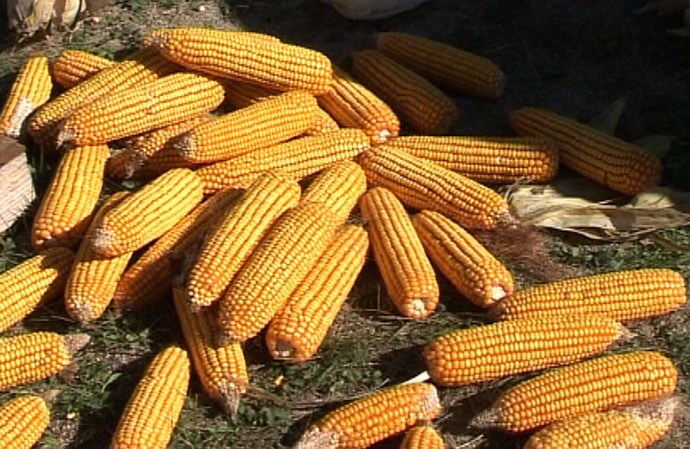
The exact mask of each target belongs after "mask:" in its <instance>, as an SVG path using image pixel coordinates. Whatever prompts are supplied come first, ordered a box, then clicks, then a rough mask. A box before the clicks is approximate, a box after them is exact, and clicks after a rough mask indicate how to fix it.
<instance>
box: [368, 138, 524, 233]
mask: <svg viewBox="0 0 690 449" xmlns="http://www.w3.org/2000/svg"><path fill="white" fill-rule="evenodd" d="M357 162H359V165H360V166H361V167H362V168H363V169H364V172H365V173H366V175H367V181H368V182H369V184H370V185H373V186H380V187H385V188H387V189H389V190H390V191H392V192H393V193H394V194H395V196H397V197H398V199H400V201H402V202H403V204H405V205H406V206H409V207H412V208H415V209H428V210H434V211H436V212H440V213H442V214H444V215H445V216H447V217H448V218H450V219H451V220H453V221H455V222H457V223H459V224H460V225H461V226H463V227H465V228H467V229H487V230H490V229H495V228H497V227H498V226H499V225H503V224H507V223H510V222H512V221H513V219H512V218H511V216H510V212H509V211H508V203H507V202H506V200H505V198H503V197H502V196H501V195H499V194H498V193H496V192H495V191H493V190H491V189H490V188H488V187H486V186H483V185H481V184H479V183H478V182H476V181H473V180H471V179H469V178H467V177H465V176H462V175H460V174H458V173H455V172H453V171H450V170H448V169H447V168H443V167H441V166H440V165H438V164H435V163H433V162H429V161H426V160H424V159H421V158H418V157H416V156H412V155H411V154H408V153H406V152H405V151H402V150H400V149H398V148H391V147H389V146H388V144H383V145H378V146H376V147H373V148H371V149H370V150H368V151H365V152H364V153H362V155H361V156H360V157H359V158H358V159H357Z"/></svg>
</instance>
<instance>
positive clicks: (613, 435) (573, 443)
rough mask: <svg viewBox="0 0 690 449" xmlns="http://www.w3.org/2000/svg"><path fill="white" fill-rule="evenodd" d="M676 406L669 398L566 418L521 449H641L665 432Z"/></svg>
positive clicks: (534, 436)
mask: <svg viewBox="0 0 690 449" xmlns="http://www.w3.org/2000/svg"><path fill="white" fill-rule="evenodd" d="M679 405H680V400H679V398H677V397H671V398H663V399H659V400H653V401H645V402H642V403H641V404H638V405H632V406H627V407H619V408H617V409H614V410H609V411H602V412H589V413H585V414H582V415H578V416H574V417H572V418H566V419H564V420H561V421H557V422H554V423H552V424H550V425H548V426H546V427H544V428H543V429H541V430H539V431H537V432H536V433H534V434H533V435H532V436H531V437H530V438H529V440H527V443H526V444H525V447H524V449H564V448H565V449H568V448H584V447H586V448H588V449H611V448H623V449H644V448H647V447H649V446H650V445H652V444H653V443H655V442H656V441H659V440H660V439H661V438H662V437H663V436H664V435H665V434H666V433H667V432H668V430H669V429H670V427H671V424H672V423H673V419H674V416H675V412H676V410H677V409H678V406H679Z"/></svg>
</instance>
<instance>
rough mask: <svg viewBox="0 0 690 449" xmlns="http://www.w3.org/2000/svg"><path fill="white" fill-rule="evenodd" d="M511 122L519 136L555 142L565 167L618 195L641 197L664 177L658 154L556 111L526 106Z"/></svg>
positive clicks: (512, 117)
mask: <svg viewBox="0 0 690 449" xmlns="http://www.w3.org/2000/svg"><path fill="white" fill-rule="evenodd" d="M510 121H511V125H512V126H513V129H514V130H515V131H516V132H517V133H518V134H521V135H528V136H538V137H547V138H549V139H552V140H553V141H554V142H556V144H557V145H558V147H559V148H560V154H561V161H562V162H563V165H566V166H567V167H570V168H571V169H573V170H575V171H576V172H578V173H579V174H581V175H582V176H585V177H587V178H589V179H592V180H594V181H596V182H598V183H601V184H603V185H605V186H606V187H609V188H610V189H613V190H615V191H617V192H621V193H624V194H627V195H637V194H638V193H640V192H642V191H644V190H645V189H647V188H649V187H651V186H652V185H654V184H656V182H657V181H658V180H659V177H660V175H661V161H660V159H659V158H658V157H657V156H655V155H654V154H652V153H650V152H647V151H646V150H644V149H643V148H641V147H638V146H636V145H633V144H631V143H628V142H625V141H623V140H621V139H618V138H616V137H614V136H610V135H608V134H605V133H603V132H601V131H599V130H596V129H594V128H592V127H590V126H587V125H585V124H582V123H579V122H577V121H575V120H573V119H570V118H567V117H564V116H561V115H559V114H557V113H555V112H552V111H549V110H546V109H541V108H535V107H525V108H522V109H518V110H517V111H515V112H513V113H512V114H511V116H510Z"/></svg>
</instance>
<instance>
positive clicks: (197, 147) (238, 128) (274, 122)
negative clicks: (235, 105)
mask: <svg viewBox="0 0 690 449" xmlns="http://www.w3.org/2000/svg"><path fill="white" fill-rule="evenodd" d="M317 111H319V106H318V103H317V102H316V98H314V96H313V95H311V94H309V93H307V92H285V93H283V94H281V95H277V96H273V97H271V98H268V99H266V100H263V101H259V102H257V103H254V104H253V105H250V106H247V107H245V108H242V109H238V110H236V111H233V112H230V113H227V114H225V115H222V116H218V117H216V118H215V119H213V120H209V121H208V122H206V123H204V124H201V125H198V126H196V127H194V128H192V129H191V130H189V131H187V132H185V133H183V134H182V135H180V136H178V137H176V138H175V139H174V140H173V142H171V145H172V146H173V147H174V148H175V149H177V151H178V152H179V155H180V156H182V157H183V158H184V159H185V160H187V161H190V162H194V163H210V162H217V161H223V160H227V159H230V158H234V157H237V156H240V155H242V154H245V153H248V152H250V151H253V150H257V149H260V148H265V147H269V146H272V145H276V144H278V143H281V142H284V141H287V140H289V139H292V138H293V137H297V136H299V135H300V134H303V133H304V132H305V131H306V130H307V129H309V127H311V126H312V124H313V123H314V122H315V121H316V117H317Z"/></svg>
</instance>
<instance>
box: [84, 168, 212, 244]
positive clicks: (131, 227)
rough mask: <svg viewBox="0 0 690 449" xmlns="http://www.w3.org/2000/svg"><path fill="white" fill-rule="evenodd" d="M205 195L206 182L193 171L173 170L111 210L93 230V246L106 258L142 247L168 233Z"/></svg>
mask: <svg viewBox="0 0 690 449" xmlns="http://www.w3.org/2000/svg"><path fill="white" fill-rule="evenodd" d="M202 198H203V191H202V185H201V182H200V179H199V178H198V176H196V175H195V174H194V172H193V171H191V170H188V169H186V168H180V169H173V170H170V171H168V172H166V173H164V174H162V175H161V176H159V177H158V178H156V179H154V180H153V181H151V182H149V183H148V184H146V185H144V186H143V187H142V188H140V189H139V190H137V191H136V192H134V193H132V194H131V195H130V196H128V197H127V198H125V199H124V200H123V201H122V202H121V203H120V204H118V205H117V206H115V207H114V208H112V209H111V210H109V211H108V212H107V213H106V214H105V215H104V216H103V219H102V220H101V222H100V223H99V225H98V226H97V227H96V229H95V230H94V232H93V241H92V248H93V250H94V252H96V253H97V254H100V255H102V256H105V257H117V256H119V255H122V254H124V253H127V252H131V251H135V250H137V249H139V248H142V247H143V246H144V245H146V244H148V243H150V242H151V241H153V240H155V239H157V238H158V237H160V236H161V235H163V234H165V232H166V231H168V230H169V229H170V228H172V227H173V226H174V225H175V224H176V223H177V222H178V221H180V220H181V219H182V218H183V217H184V216H185V215H187V214H188V213H189V212H191V210H192V209H194V207H196V206H197V205H198V204H199V203H200V202H201V200H202Z"/></svg>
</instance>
